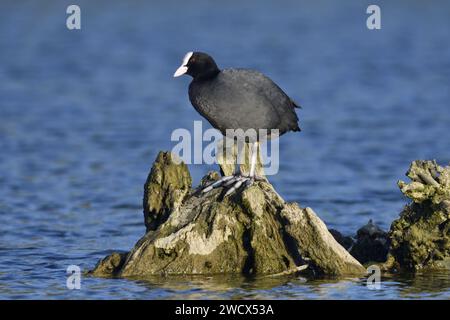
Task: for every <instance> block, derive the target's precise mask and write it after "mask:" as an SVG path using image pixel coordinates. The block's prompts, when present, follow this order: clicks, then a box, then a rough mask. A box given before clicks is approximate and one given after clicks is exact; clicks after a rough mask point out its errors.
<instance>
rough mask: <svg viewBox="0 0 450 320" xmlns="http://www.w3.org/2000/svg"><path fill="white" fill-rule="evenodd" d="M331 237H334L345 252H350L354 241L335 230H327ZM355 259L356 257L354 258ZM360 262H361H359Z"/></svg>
mask: <svg viewBox="0 0 450 320" xmlns="http://www.w3.org/2000/svg"><path fill="white" fill-rule="evenodd" d="M328 231H329V232H330V233H331V235H332V236H333V237H334V239H335V240H336V241H337V242H338V243H339V244H340V245H341V246H343V247H344V248H345V249H346V250H350V248H351V247H352V246H353V245H354V243H355V240H353V238H352V237H350V236H344V235H343V234H342V233H340V232H339V231H337V230H335V229H329V230H328ZM355 258H356V257H355ZM360 262H361V261H360Z"/></svg>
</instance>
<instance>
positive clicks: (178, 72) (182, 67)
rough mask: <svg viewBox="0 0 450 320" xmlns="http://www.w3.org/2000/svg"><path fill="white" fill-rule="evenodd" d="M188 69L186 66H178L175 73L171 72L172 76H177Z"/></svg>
mask: <svg viewBox="0 0 450 320" xmlns="http://www.w3.org/2000/svg"><path fill="white" fill-rule="evenodd" d="M187 71H188V67H186V66H180V67H179V68H178V69H177V71H175V73H174V74H173V77H174V78H176V77H179V76H182V75H183V74H185V73H186V72H187Z"/></svg>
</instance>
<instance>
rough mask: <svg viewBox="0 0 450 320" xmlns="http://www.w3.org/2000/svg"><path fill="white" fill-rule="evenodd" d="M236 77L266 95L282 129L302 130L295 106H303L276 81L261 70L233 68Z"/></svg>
mask: <svg viewBox="0 0 450 320" xmlns="http://www.w3.org/2000/svg"><path fill="white" fill-rule="evenodd" d="M231 72H232V73H234V74H235V77H236V78H238V79H241V81H243V82H244V81H245V82H247V83H248V84H249V85H251V86H253V87H254V88H255V89H256V90H257V92H258V94H260V95H264V96H265V97H266V98H267V99H268V100H269V101H270V103H271V104H272V105H273V107H274V108H275V111H276V112H277V113H278V115H279V117H280V118H281V119H282V122H283V125H281V127H283V128H280V129H286V130H297V129H298V130H300V129H299V127H298V120H299V119H298V116H297V114H296V113H295V108H301V106H300V105H299V104H298V103H296V102H295V101H294V100H292V99H291V98H290V97H289V96H288V95H287V94H286V93H285V92H284V91H283V90H282V89H281V88H280V87H279V86H278V85H277V84H276V83H275V82H273V81H272V79H270V78H269V77H267V76H265V75H264V74H262V73H261V72H258V71H255V70H249V69H231Z"/></svg>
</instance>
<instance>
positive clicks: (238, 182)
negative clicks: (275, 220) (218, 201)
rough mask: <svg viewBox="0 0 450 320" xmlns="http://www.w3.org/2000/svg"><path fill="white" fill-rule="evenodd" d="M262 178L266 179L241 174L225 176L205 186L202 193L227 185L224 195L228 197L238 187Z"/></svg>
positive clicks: (246, 185)
mask: <svg viewBox="0 0 450 320" xmlns="http://www.w3.org/2000/svg"><path fill="white" fill-rule="evenodd" d="M260 180H264V178H261V177H250V176H244V175H241V174H236V175H232V176H225V177H222V178H220V179H219V180H217V181H215V182H213V183H211V184H210V185H208V186H207V187H205V188H204V189H203V190H202V193H207V192H209V191H211V190H213V189H216V188H219V187H225V188H228V190H227V192H226V193H225V195H224V197H226V196H229V195H231V194H232V193H234V192H235V191H237V190H238V189H240V188H247V187H250V186H251V185H252V184H253V183H254V182H255V181H260Z"/></svg>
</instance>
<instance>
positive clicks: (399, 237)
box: [384, 161, 450, 271]
mask: <svg viewBox="0 0 450 320" xmlns="http://www.w3.org/2000/svg"><path fill="white" fill-rule="evenodd" d="M406 175H407V176H408V177H409V178H410V179H411V182H410V183H406V182H403V181H399V182H398V185H399V187H400V190H401V191H402V193H403V194H404V195H405V196H407V197H408V198H410V199H411V200H412V203H411V204H408V205H406V206H405V208H404V209H403V212H402V213H401V214H400V217H399V219H397V220H395V221H394V222H393V223H392V225H391V230H390V232H389V237H390V240H391V247H390V250H389V255H388V260H387V262H386V263H385V265H384V268H385V269H388V270H412V271H415V270H420V269H423V268H432V269H447V270H448V269H450V231H449V228H450V167H449V166H447V167H441V166H439V165H438V164H437V163H436V162H435V161H414V162H413V163H412V164H411V167H410V169H409V170H408V172H407V173H406Z"/></svg>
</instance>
